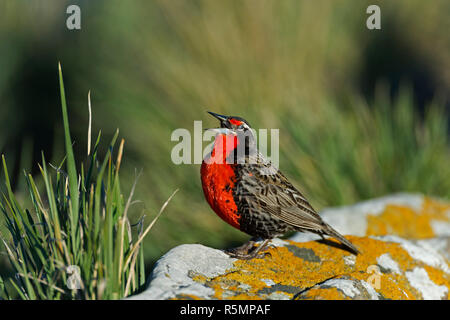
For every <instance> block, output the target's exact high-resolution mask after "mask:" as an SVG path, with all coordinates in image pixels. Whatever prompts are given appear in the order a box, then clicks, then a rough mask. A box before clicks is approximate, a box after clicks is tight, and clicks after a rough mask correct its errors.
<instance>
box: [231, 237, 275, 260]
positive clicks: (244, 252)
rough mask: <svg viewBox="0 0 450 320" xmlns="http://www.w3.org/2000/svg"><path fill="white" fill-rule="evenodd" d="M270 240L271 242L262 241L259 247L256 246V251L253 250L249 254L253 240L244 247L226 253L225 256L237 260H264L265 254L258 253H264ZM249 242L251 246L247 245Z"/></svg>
mask: <svg viewBox="0 0 450 320" xmlns="http://www.w3.org/2000/svg"><path fill="white" fill-rule="evenodd" d="M270 240H272V239H266V240H264V241H263V243H261V245H260V246H258V247H257V248H256V249H253V250H252V251H251V252H249V251H250V249H251V246H253V245H254V243H255V241H254V240H250V241H249V242H248V243H246V244H245V245H243V246H241V247H238V248H235V249H232V250H230V251H228V252H227V254H228V255H229V256H230V257H232V258H237V259H242V260H251V259H253V258H264V257H265V255H266V254H265V253H261V254H259V252H261V251H264V250H265V249H266V248H267V246H268V244H269V242H270ZM250 242H252V243H251V246H250V245H249V243H250ZM244 248H245V249H244Z"/></svg>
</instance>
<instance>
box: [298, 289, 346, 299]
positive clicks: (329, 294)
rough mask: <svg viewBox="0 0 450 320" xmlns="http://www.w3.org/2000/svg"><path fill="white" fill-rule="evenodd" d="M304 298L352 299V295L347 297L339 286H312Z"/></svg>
mask: <svg viewBox="0 0 450 320" xmlns="http://www.w3.org/2000/svg"><path fill="white" fill-rule="evenodd" d="M304 298H306V299H311V300H350V297H347V296H346V295H345V294H344V293H343V292H342V291H340V290H338V289H337V288H312V289H310V290H308V292H307V293H306V294H305V297H304ZM304 298H303V299H304Z"/></svg>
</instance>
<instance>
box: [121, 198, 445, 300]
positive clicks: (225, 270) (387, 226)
mask: <svg viewBox="0 0 450 320" xmlns="http://www.w3.org/2000/svg"><path fill="white" fill-rule="evenodd" d="M321 215H322V216H323V218H324V220H326V221H327V222H328V223H330V224H332V225H333V226H334V227H336V229H337V230H338V231H339V232H341V233H343V234H351V236H346V237H347V238H348V239H349V240H350V241H352V243H353V244H355V245H356V246H357V247H358V248H359V249H360V251H361V254H360V255H358V256H355V255H353V254H351V253H350V252H348V251H346V250H344V249H342V247H341V246H340V245H339V244H338V243H337V242H335V241H333V240H326V241H322V240H320V241H316V239H318V238H317V237H315V236H314V235H309V234H301V233H297V234H295V235H294V236H293V237H291V238H290V239H288V240H281V239H274V240H273V242H272V243H273V245H274V246H273V247H272V248H270V249H269V250H268V254H267V255H266V257H265V258H264V259H253V260H250V261H246V260H237V259H232V258H229V257H228V256H227V255H226V254H225V253H223V251H221V250H216V249H212V248H208V247H205V246H202V245H181V246H178V247H176V248H174V249H172V250H170V251H169V252H168V253H167V254H166V255H164V256H163V257H162V258H161V259H160V260H159V261H158V262H157V263H156V265H155V267H154V269H153V272H152V274H151V276H150V281H149V286H148V289H147V290H146V291H144V292H143V293H141V294H139V295H136V296H133V297H130V298H129V299H371V300H377V299H448V298H449V289H450V265H449V256H450V223H449V222H450V203H446V202H443V201H439V200H435V199H430V198H426V197H423V196H421V195H410V194H399V195H393V196H388V197H384V198H380V199H374V200H370V201H366V202H362V203H359V204H356V205H352V206H347V207H341V208H331V209H325V210H323V211H322V212H321Z"/></svg>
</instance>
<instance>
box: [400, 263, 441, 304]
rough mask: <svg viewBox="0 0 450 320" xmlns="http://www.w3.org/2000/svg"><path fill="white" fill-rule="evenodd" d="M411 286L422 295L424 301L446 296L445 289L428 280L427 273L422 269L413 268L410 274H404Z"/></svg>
mask: <svg viewBox="0 0 450 320" xmlns="http://www.w3.org/2000/svg"><path fill="white" fill-rule="evenodd" d="M405 275H406V278H407V279H408V281H409V283H410V284H411V286H413V287H414V288H415V289H416V290H417V291H419V292H420V293H421V294H422V298H423V299H424V300H438V299H442V298H443V297H445V296H446V295H447V292H448V290H447V287H445V286H438V285H437V284H435V283H434V282H433V281H431V280H430V277H429V276H428V273H427V271H426V270H425V269H423V268H418V267H416V268H414V269H413V271H411V272H406V273H405Z"/></svg>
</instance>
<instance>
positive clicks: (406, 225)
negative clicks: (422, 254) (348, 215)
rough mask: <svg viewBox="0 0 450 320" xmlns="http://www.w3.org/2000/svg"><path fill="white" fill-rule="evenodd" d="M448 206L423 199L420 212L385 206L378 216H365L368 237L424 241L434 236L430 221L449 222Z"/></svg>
mask: <svg viewBox="0 0 450 320" xmlns="http://www.w3.org/2000/svg"><path fill="white" fill-rule="evenodd" d="M449 210H450V204H449V203H445V202H440V201H437V200H433V199H430V198H424V201H423V205H422V208H421V210H419V211H416V210H414V209H412V208H410V207H405V206H398V205H387V206H386V208H385V210H384V211H383V212H382V213H381V214H379V215H371V214H369V215H368V216H367V231H366V235H368V236H383V235H388V234H389V235H398V236H400V237H404V238H411V239H425V238H432V237H434V236H435V234H434V232H433V229H432V227H431V221H435V220H439V221H447V222H448V221H449V220H450V219H449V217H448V212H449Z"/></svg>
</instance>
